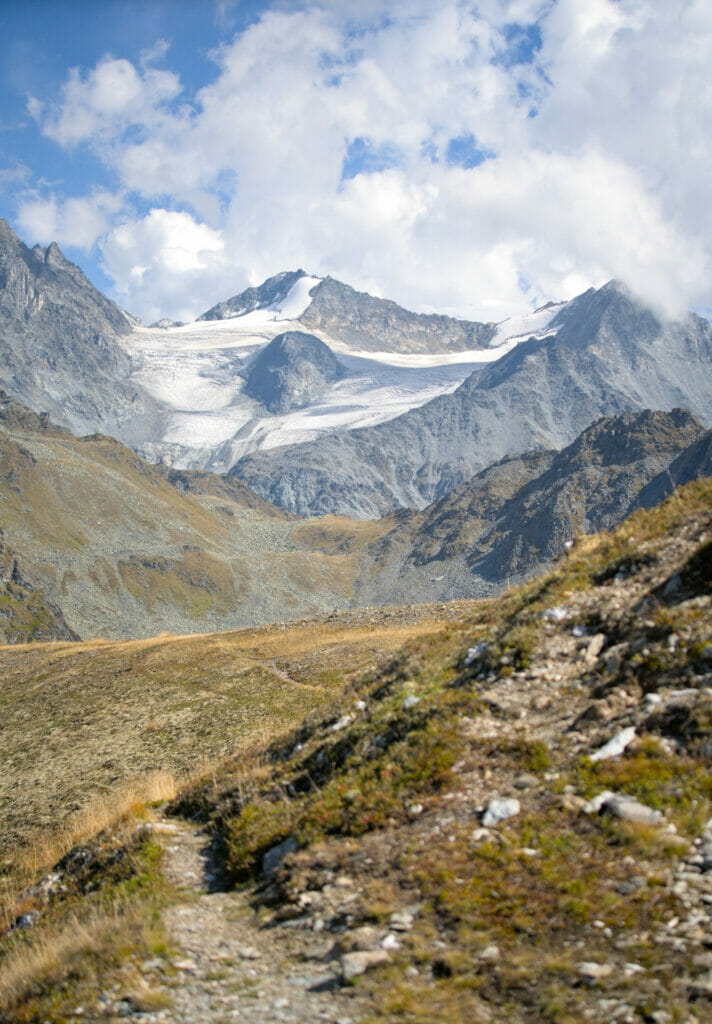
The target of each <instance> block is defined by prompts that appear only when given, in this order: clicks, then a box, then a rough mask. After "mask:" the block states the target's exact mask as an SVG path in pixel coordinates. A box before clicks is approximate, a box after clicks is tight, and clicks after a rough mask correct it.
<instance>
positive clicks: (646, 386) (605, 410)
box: [231, 282, 712, 517]
mask: <svg viewBox="0 0 712 1024" xmlns="http://www.w3.org/2000/svg"><path fill="white" fill-rule="evenodd" d="M676 406H678V407H684V408H687V409H689V410H690V411H691V412H693V413H694V414H695V415H696V416H697V417H698V418H699V419H700V420H701V421H702V422H703V423H704V424H705V425H706V426H709V425H710V423H711V422H712V327H711V326H710V324H709V323H708V321H706V320H703V319H702V318H701V317H699V316H695V315H694V314H690V315H689V316H688V317H687V318H686V319H684V320H682V321H679V322H675V323H672V322H663V321H662V320H660V319H659V318H658V317H657V316H656V315H655V314H654V313H653V312H652V311H651V310H649V309H646V308H645V307H644V306H643V305H641V303H640V302H638V301H637V300H636V299H635V298H634V297H633V296H632V295H630V294H629V292H628V291H627V290H626V289H625V288H624V287H623V286H622V285H620V284H618V283H616V282H611V283H609V284H607V285H606V286H605V287H603V288H601V289H599V290H597V291H596V290H594V289H591V290H589V291H588V292H585V293H584V294H583V295H581V296H579V297H578V298H577V299H574V300H573V301H572V302H570V303H568V304H567V305H566V306H565V307H563V308H562V309H561V310H559V312H557V314H556V316H554V317H553V319H552V320H551V321H550V323H549V326H548V330H547V332H546V336H544V337H539V338H536V337H532V338H530V339H529V340H526V341H522V342H521V343H519V344H518V345H516V347H514V348H513V349H512V350H511V351H509V352H507V353H506V354H505V355H503V356H501V358H499V359H497V360H496V361H495V362H493V363H490V364H489V365H487V366H486V367H485V368H484V369H482V370H481V372H479V373H473V374H472V375H471V376H470V377H468V378H467V380H465V382H464V383H463V384H462V385H461V386H460V387H459V388H457V389H456V390H455V391H454V392H453V393H451V394H445V395H441V396H439V397H437V398H435V399H433V400H432V401H431V402H429V403H426V404H425V405H423V406H421V407H420V408H417V409H413V410H410V411H409V412H407V413H405V414H404V415H402V416H400V417H398V418H396V419H393V420H390V421H388V422H386V423H381V424H378V425H377V426H374V427H370V428H364V429H358V430H352V431H349V432H344V431H342V432H340V433H338V434H332V435H329V436H325V437H321V438H319V439H317V440H315V441H312V442H310V443H307V444H302V445H300V446H299V447H298V448H297V447H296V446H288V447H283V448H277V449H273V450H269V451H260V452H255V453H252V454H250V455H248V456H245V457H243V458H242V459H240V460H239V461H238V462H237V464H236V465H235V467H234V468H233V469H232V470H231V472H232V473H234V474H235V475H237V476H239V477H240V478H241V479H242V480H244V481H245V482H246V483H247V484H248V485H249V486H250V487H251V488H252V489H253V490H255V491H257V492H258V493H259V494H261V495H263V497H265V498H267V499H268V500H269V501H271V502H274V503H275V504H278V505H281V506H282V507H284V508H288V509H290V510H292V511H296V512H300V513H307V512H308V513H310V514H315V513H318V514H326V513H338V514H340V515H350V516H357V517H372V516H378V515H383V514H386V513H388V512H389V511H391V510H392V509H394V508H397V507H399V506H405V507H410V508H422V507H423V506H425V505H426V504H428V503H430V502H432V501H434V500H437V499H438V498H439V497H442V496H443V495H445V494H447V493H448V492H450V491H451V490H453V489H454V488H456V487H459V486H460V485H461V484H463V483H464V482H465V481H466V480H467V479H469V478H470V477H471V476H472V475H473V474H475V473H477V472H479V471H480V470H482V469H484V468H485V467H486V466H489V465H491V464H492V463H493V462H495V461H497V460H499V459H501V458H504V457H505V456H507V455H512V454H521V453H524V452H527V451H530V450H532V449H538V448H543V449H552V448H560V447H561V446H563V445H566V444H569V443H571V442H572V441H573V440H574V438H575V437H576V436H577V435H578V434H579V433H580V432H581V431H582V430H584V429H585V428H586V427H587V426H588V425H589V424H591V423H592V422H594V421H595V420H596V419H598V418H599V417H600V416H612V415H616V414H617V413H621V412H624V411H626V410H641V409H646V408H650V409H670V408H673V407H676Z"/></svg>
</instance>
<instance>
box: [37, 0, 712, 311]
mask: <svg viewBox="0 0 712 1024" xmlns="http://www.w3.org/2000/svg"><path fill="white" fill-rule="evenodd" d="M228 14H229V8H227V9H226V16H227V15H228ZM711 47H712V10H710V9H709V5H707V4H705V3H704V2H703V0H689V2H687V3H686V4H684V5H675V4H672V5H670V4H667V3H665V2H664V0H589V2H587V3H586V4H581V3H580V2H579V0H558V2H556V3H552V2H551V0H481V2H480V3H479V4H478V5H477V7H476V8H475V7H474V5H472V4H471V3H469V2H465V0H445V2H443V3H442V4H440V5H437V6H436V5H433V4H432V3H430V2H427V3H426V2H425V0H401V2H400V3H398V4H396V5H393V4H387V3H386V2H385V0H368V2H367V3H363V4H359V5H358V8H356V9H355V8H354V5H353V4H350V3H345V2H344V3H341V2H340V0H329V2H321V3H320V2H314V3H311V4H308V5H305V6H304V7H303V8H302V9H298V8H297V6H296V5H295V4H290V5H283V4H275V5H274V9H272V10H268V11H267V12H266V13H265V14H264V15H263V16H262V18H261V19H260V20H259V21H257V22H256V23H255V24H253V25H251V26H250V27H249V28H247V29H246V30H244V31H243V32H241V33H240V34H238V35H236V36H235V38H234V39H233V40H232V42H231V43H230V44H229V45H225V46H223V47H222V48H221V49H219V50H218V51H216V53H215V54H214V61H215V73H214V76H213V78H212V80H211V81H210V82H208V83H207V84H206V85H205V86H204V87H203V88H202V89H200V90H199V91H197V92H196V93H195V95H192V96H186V95H185V94H184V92H183V90H182V87H181V82H180V79H179V75H178V73H177V72H176V71H175V70H160V69H157V68H155V67H153V65H152V61H154V60H156V61H158V60H161V59H164V58H165V59H167V60H168V61H169V62H170V51H169V50H168V49H167V47H166V45H165V43H164V42H162V41H159V42H158V43H157V46H156V48H155V51H154V53H153V54H149V55H144V59H143V61H142V62H141V64H140V65H139V66H134V65H132V64H131V63H130V62H128V61H127V60H125V59H122V58H114V57H106V58H104V59H103V60H101V61H99V63H98V64H97V65H96V67H94V68H93V69H90V70H88V71H82V70H80V69H73V70H72V71H71V72H70V73H69V76H68V78H67V81H66V82H65V84H64V86H63V89H62V91H61V94H60V96H59V99H58V102H57V103H56V104H55V105H53V106H50V107H42V106H40V105H39V104H36V103H35V104H33V106H32V108H31V109H32V112H33V113H34V116H35V117H36V118H37V120H38V122H39V123H40V125H41V127H42V130H43V131H44V132H45V133H46V134H47V135H49V136H50V137H51V138H53V139H54V140H55V141H57V142H58V143H59V144H60V145H63V146H68V147H81V146H88V147H90V148H91V149H92V151H93V153H94V154H95V155H96V156H98V157H99V158H100V159H101V160H102V161H103V162H104V164H105V166H106V168H107V170H108V171H109V172H110V173H111V174H113V175H114V176H115V180H116V183H117V184H116V195H117V196H118V195H121V196H122V202H121V204H119V205H118V206H117V207H116V209H115V210H113V211H112V210H111V207H110V204H108V203H105V205H104V207H103V211H100V213H99V216H98V219H97V220H96V222H95V223H93V224H91V223H89V218H88V217H87V215H86V214H85V216H84V224H85V227H84V228H80V227H79V226H77V227H76V228H73V227H72V223H73V221H72V217H71V216H70V214H69V213H67V212H66V211H65V206H68V204H63V203H62V202H61V200H60V199H59V198H56V197H50V198H49V199H46V198H45V199H41V198H38V197H34V198H32V199H31V200H29V201H28V202H27V203H26V204H25V207H24V212H23V216H24V217H25V222H24V223H25V224H28V223H35V224H37V223H38V222H40V221H43V222H44V223H45V224H52V225H53V226H54V227H55V228H56V236H57V237H58V238H59V239H60V241H62V240H64V241H69V237H68V235H67V234H66V233H67V232H71V231H72V230H74V231H75V235H74V236H73V244H85V243H82V242H77V241H76V238H77V233H79V234H81V232H82V231H85V237H86V238H87V239H92V241H93V239H95V238H99V245H100V247H101V250H102V252H103V255H104V264H105V267H106V270H107V272H108V273H109V274H110V275H111V276H112V277H113V279H114V281H115V282H116V288H117V293H118V295H119V296H120V298H121V301H122V302H123V303H124V304H125V305H126V306H128V308H130V309H132V310H134V311H136V312H139V313H140V314H141V315H143V316H144V317H150V318H154V317H155V316H158V315H165V314H167V315H171V316H175V317H180V318H181V319H182V318H185V317H186V316H189V315H196V314H198V313H200V312H202V311H203V310H204V309H205V308H206V307H207V306H208V305H210V304H212V303H213V302H214V301H216V300H217V299H219V298H224V297H226V296H227V295H228V294H232V293H234V292H235V291H237V290H238V289H240V288H242V287H244V286H245V285H246V284H247V283H254V282H256V281H258V280H261V279H263V278H264V277H266V276H268V275H269V274H273V273H275V272H277V271H278V270H281V269H287V268H293V267H296V266H304V267H305V268H306V269H308V270H310V271H313V272H315V273H331V274H333V275H335V276H339V277H341V278H342V279H344V280H346V281H348V282H349V283H352V284H354V285H355V286H357V287H362V288H368V289H369V290H372V291H374V292H376V293H380V294H385V295H388V296H390V297H393V298H395V299H397V300H398V301H401V302H403V303H404V304H407V305H409V306H410V307H411V308H417V309H448V310H449V311H451V312H453V313H455V314H460V315H465V316H471V317H477V318H481V319H501V318H503V317H504V316H506V315H508V314H513V313H516V312H519V311H521V310H523V309H525V308H528V307H530V306H532V305H535V304H537V303H540V302H544V301H547V300H548V299H556V298H566V297H569V296H570V295H572V294H574V293H575V292H576V291H578V290H581V289H582V288H584V287H587V286H588V285H589V284H596V285H597V284H601V283H603V282H604V281H605V280H607V279H608V278H610V277H612V276H616V277H620V278H622V279H624V280H626V281H627V282H628V283H629V284H630V285H631V287H633V288H634V289H635V290H636V291H637V292H639V293H640V294H641V295H643V296H645V297H649V298H651V299H654V301H655V302H656V303H657V304H658V305H659V306H660V307H661V308H663V309H665V310H666V311H668V312H677V311H679V310H680V309H681V308H682V306H683V305H684V304H686V303H689V302H695V303H698V304H701V305H707V306H710V305H712V301H711V300H710V296H709V293H708V289H709V284H708V281H709V278H710V268H711V264H712V258H711V257H712V251H711V244H712V243H710V239H711V238H712V207H710V205H709V203H708V202H707V201H706V195H707V191H708V169H709V166H710V162H711V160H712V132H710V128H711V127H712V86H710V84H709V74H708V54H709V52H710V48H711ZM69 202H74V203H76V202H79V201H78V200H70V201H69ZM117 202H118V201H117ZM43 204H44V205H43ZM145 204H148V205H149V206H151V207H152V209H151V212H150V213H149V214H148V215H145V213H144V211H145V208H146V205H145ZM132 208H133V209H137V210H139V211H140V212H138V213H136V212H134V213H132V212H131V210H132ZM80 223H81V218H79V219H78V220H77V225H79V224H80ZM63 232H64V234H63ZM86 244H91V242H87V243H86Z"/></svg>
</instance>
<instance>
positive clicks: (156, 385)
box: [0, 221, 712, 639]
mask: <svg viewBox="0 0 712 1024" xmlns="http://www.w3.org/2000/svg"><path fill="white" fill-rule="evenodd" d="M0 387H2V388H3V389H4V393H5V396H4V398H3V399H2V403H1V404H0V445H1V456H2V463H1V466H2V480H3V487H2V490H1V491H0V520H1V521H0V526H1V528H2V530H3V531H4V537H5V543H6V544H7V545H9V546H10V548H11V549H12V550H13V551H15V552H17V554H18V556H19V557H20V559H21V561H22V564H23V566H25V568H26V571H27V572H28V573H29V574H30V576H31V577H32V579H33V580H34V581H36V587H38V588H39V592H44V593H45V595H46V598H47V601H48V609H49V608H50V607H51V608H52V609H54V608H55V607H56V609H57V610H60V609H61V614H62V615H63V616H64V619H63V620H62V621H64V620H66V624H65V625H64V626H62V627H61V628H69V629H71V630H73V631H74V632H75V633H76V634H78V635H79V636H82V637H91V636H97V635H101V636H109V637H115V638H119V637H129V636H147V635H151V634H154V633H156V632H160V631H161V630H162V629H169V630H171V631H174V632H186V631H194V630H203V631H204V630H213V629H227V628H233V627H236V626H246V625H255V624H258V623H260V622H270V621H275V620H279V619H282V620H283V619H291V618H295V617H299V616H302V615H305V614H316V613H318V612H328V611H332V610H334V609H338V608H352V607H361V606H365V605H370V604H393V603H397V604H404V603H412V602H413V601H414V600H417V601H424V600H435V601H443V600H447V599H448V598H453V597H458V598H463V597H476V596H483V595H490V594H492V593H495V592H496V591H497V590H498V589H499V588H501V586H502V585H503V584H507V583H510V584H511V583H513V582H517V581H520V580H522V579H524V578H526V577H528V576H530V575H531V574H532V573H534V572H536V571H538V570H540V569H541V568H542V567H543V566H545V565H547V564H549V563H551V562H552V561H553V560H555V559H556V558H557V557H558V556H559V555H560V554H561V553H562V552H563V550H564V547H565V545H566V544H567V543H568V542H570V541H571V539H572V538H573V537H574V536H575V535H576V534H578V533H581V532H593V531H595V530H598V529H602V528H609V527H610V526H612V525H613V524H615V523H616V522H619V521H620V520H621V519H622V518H624V517H625V516H626V515H627V514H628V513H629V512H630V511H631V510H632V509H633V508H635V507H636V505H637V504H643V503H648V504H649V503H650V502H652V501H655V500H659V498H660V497H661V496H662V494H663V493H664V487H663V485H662V484H661V483H659V482H657V481H659V480H660V476H661V474H663V478H664V479H668V478H669V477H670V475H671V474H674V473H678V471H677V470H676V469H675V468H674V467H672V464H673V463H674V460H678V463H675V465H677V464H680V465H683V464H684V466H685V467H686V469H685V470H684V472H682V471H680V473H679V474H678V475H679V476H680V479H681V480H682V479H683V478H684V479H685V480H687V479H692V478H694V477H696V476H699V475H704V474H705V473H706V472H708V471H709V447H710V438H709V434H708V435H705V428H709V426H710V424H711V423H712V328H711V327H710V324H709V323H708V322H707V321H706V320H703V319H702V318H700V317H698V316H695V315H693V314H690V315H689V316H688V317H686V318H685V319H684V320H681V321H678V322H665V321H663V320H661V319H660V318H659V317H657V316H656V315H655V314H654V312H652V311H651V310H650V309H647V308H645V307H644V306H643V305H641V303H640V302H639V301H637V300H636V299H635V298H634V297H633V296H632V295H630V294H629V293H628V291H627V290H626V289H625V288H624V287H623V286H622V285H620V284H618V283H616V282H611V283H609V284H608V285H606V286H605V287H603V288H601V289H599V290H597V291H596V290H593V289H591V290H589V291H588V292H586V293H584V294H583V295H580V296H578V297H577V298H575V299H573V300H571V301H568V302H562V303H557V304H553V303H552V304H549V305H547V306H546V307H544V308H542V309H540V310H537V311H535V312H533V313H531V314H528V315H525V316H521V317H518V318H514V319H512V320H507V321H504V322H503V323H500V324H479V323H469V322H467V321H463V320H456V319H452V318H449V317H445V316H437V315H424V314H416V313H410V312H408V311H406V310H404V309H401V308H400V307H399V306H397V305H396V304H395V303H393V302H390V301H387V300H383V299H377V298H373V297H371V296H369V295H366V294H364V293H359V292H356V291H354V290H353V289H352V288H350V287H348V286H347V285H344V284H341V283H339V282H337V281H334V280H332V279H331V278H328V277H327V278H324V279H318V278H314V277H310V276H308V275H307V274H306V273H304V271H302V270H298V271H294V272H287V273H281V274H278V275H276V276H275V277H273V278H270V279H269V280H268V281H266V282H265V283H264V284H263V285H261V286H260V287H257V288H250V289H248V290H247V291H246V292H243V293H241V294H239V295H236V296H234V297H232V298H230V299H228V300H227V301H224V302H221V303H219V304H218V305H216V306H214V307H213V308H211V309H209V310H208V311H207V312H206V313H205V314H204V315H203V316H202V317H200V318H199V319H198V320H196V321H195V322H194V323H192V324H187V325H176V324H172V323H170V322H168V321H161V323H160V324H159V325H154V326H152V327H143V326H142V325H141V324H140V322H139V321H137V320H136V319H135V318H134V317H131V316H130V315H129V314H127V313H125V312H123V311H122V310H121V309H120V308H119V307H118V306H116V305H115V304H113V303H112V302H111V301H110V300H109V299H107V298H106V297H105V296H103V295H101V294H100V293H99V292H98V291H96V289H95V288H93V286H92V285H91V284H90V283H89V282H88V281H87V279H86V278H85V277H84V275H83V274H82V273H81V271H80V270H79V269H78V268H77V267H76V266H74V265H72V264H71V263H69V262H68V261H67V260H66V259H65V258H64V256H63V255H62V253H61V252H60V250H59V248H58V247H57V246H56V245H55V244H52V245H50V246H49V248H47V249H46V250H43V249H41V248H39V247H35V248H34V249H32V250H30V249H28V248H27V247H26V246H25V245H24V244H23V243H22V242H21V241H20V239H19V238H18V237H17V236H16V235H15V234H14V232H13V231H12V229H11V228H10V227H9V225H8V224H7V223H6V222H4V221H3V222H1V223H0ZM683 410H684V411H683ZM112 438H113V439H112ZM705 443H706V445H707V447H706V448H705ZM126 445H128V446H129V447H128V448H127V447H125V446H126ZM129 449H133V451H131V450H129ZM705 452H706V455H705V454H704V453H705ZM680 459H682V463H680V462H679V460H680ZM145 460H148V461H145ZM28 578H29V577H28ZM33 593H35V591H33ZM34 599H35V600H36V598H34ZM6 600H7V602H8V604H7V609H8V610H7V613H6V615H5V616H4V618H2V620H0V621H2V623H3V624H4V627H3V628H4V630H5V635H6V636H7V638H8V639H22V638H23V637H24V636H34V635H38V636H39V635H45V633H44V631H45V630H46V629H47V626H46V622H50V621H51V622H54V621H55V618H54V617H53V616H54V612H51V613H50V612H49V611H48V612H47V615H44V614H43V615H39V616H36V617H34V618H33V617H32V616H30V617H29V618H28V616H27V615H24V616H19V618H18V615H17V612H16V609H17V595H15V596H14V597H13V599H12V601H10V597H9V596H7V597H6ZM10 609H13V610H12V613H11V611H10ZM56 621H59V620H56ZM35 622H36V625H32V623H35ZM28 623H29V624H30V625H29V626H28ZM58 628H60V627H58ZM28 629H29V632H28ZM33 631H34V632H33ZM38 631H39V632H38ZM58 635H59V634H58Z"/></svg>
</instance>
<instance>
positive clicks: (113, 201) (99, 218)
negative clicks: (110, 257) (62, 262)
mask: <svg viewBox="0 0 712 1024" xmlns="http://www.w3.org/2000/svg"><path fill="white" fill-rule="evenodd" d="M121 206H122V201H121V198H120V196H117V195H115V194H114V193H112V192H109V191H107V190H103V189H102V190H97V191H95V192H93V193H91V195H89V196H78V197H77V196H75V197H73V198H71V199H61V198H59V199H58V198H57V196H56V195H54V194H52V195H49V196H40V195H29V196H25V198H24V199H23V200H22V202H21V203H20V207H19V211H18V222H19V226H20V229H21V231H22V232H23V233H25V234H26V235H27V237H29V238H32V239H35V240H36V241H38V242H40V243H42V244H43V245H47V244H48V243H49V242H52V241H54V240H56V239H61V241H62V243H63V244H64V245H73V246H76V247H77V248H80V249H91V248H92V247H93V246H94V244H95V243H96V241H97V239H98V238H99V237H101V236H103V235H105V233H106V232H107V231H108V230H109V228H110V226H111V223H112V220H113V218H114V216H115V215H116V214H118V213H119V211H120V209H121Z"/></svg>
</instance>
